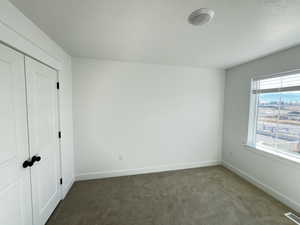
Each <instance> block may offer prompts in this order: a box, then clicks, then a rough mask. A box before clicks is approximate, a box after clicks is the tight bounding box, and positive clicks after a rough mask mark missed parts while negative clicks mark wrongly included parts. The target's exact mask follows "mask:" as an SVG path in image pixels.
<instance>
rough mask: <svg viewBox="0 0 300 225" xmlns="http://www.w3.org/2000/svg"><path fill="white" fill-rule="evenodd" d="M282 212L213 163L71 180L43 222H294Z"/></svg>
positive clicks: (273, 202) (70, 224)
mask: <svg viewBox="0 0 300 225" xmlns="http://www.w3.org/2000/svg"><path fill="white" fill-rule="evenodd" d="M288 211H291V210H290V209H289V208H288V207H286V206H284V205H283V204H281V203H280V202H278V201H277V200H275V199H274V198H272V197H271V196H269V195H268V194H266V193H265V192H263V191H261V190H260V189H258V188H256V187H255V186H253V185H251V184H250V183H248V182H247V181H245V180H243V179H241V178H240V177H238V176H237V175H235V174H234V173H232V172H230V171H229V170H227V169H225V168H223V167H221V166H215V167H206V168H198V169H188V170H180V171H172V172H162V173H153V174H145V175H136V176H126V177H117V178H108V179H100V180H90V181H80V182H76V183H75V184H74V185H73V187H72V188H71V190H70V192H69V194H68V195H67V196H66V198H65V200H64V201H62V202H61V203H60V205H59V206H58V207H57V209H56V210H55V212H54V213H53V215H52V216H51V218H50V219H49V221H48V223H47V225H294V223H293V222H291V221H290V220H288V219H287V218H286V217H284V215H283V214H284V213H285V212H288Z"/></svg>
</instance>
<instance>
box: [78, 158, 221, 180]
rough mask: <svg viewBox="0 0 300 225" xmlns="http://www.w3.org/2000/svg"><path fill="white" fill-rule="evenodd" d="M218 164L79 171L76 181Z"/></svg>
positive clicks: (216, 163)
mask: <svg viewBox="0 0 300 225" xmlns="http://www.w3.org/2000/svg"><path fill="white" fill-rule="evenodd" d="M220 164H221V162H220V161H205V162H195V163H182V164H175V165H163V166H156V167H147V168H138V169H127V170H114V171H104V172H92V173H81V174H78V175H76V181H79V180H91V179H101V178H108V177H120V176H128V175H137V174H146V173H156V172H164V171H172V170H182V169H191V168H197V167H207V166H216V165H220Z"/></svg>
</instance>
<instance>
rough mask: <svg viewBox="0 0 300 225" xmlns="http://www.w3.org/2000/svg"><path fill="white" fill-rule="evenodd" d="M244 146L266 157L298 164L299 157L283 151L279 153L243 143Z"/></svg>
mask: <svg viewBox="0 0 300 225" xmlns="http://www.w3.org/2000/svg"><path fill="white" fill-rule="evenodd" d="M244 146H246V147H247V148H248V150H251V151H253V150H254V152H255V153H258V154H260V155H263V156H267V157H271V158H275V159H277V160H280V161H286V162H290V163H293V164H297V165H298V166H300V158H298V157H293V156H290V155H287V154H284V153H280V152H275V151H272V150H269V149H266V148H262V147H256V146H253V145H250V144H245V145H244Z"/></svg>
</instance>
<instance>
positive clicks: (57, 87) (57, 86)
mask: <svg viewBox="0 0 300 225" xmlns="http://www.w3.org/2000/svg"><path fill="white" fill-rule="evenodd" d="M56 89H57V90H59V82H57V83H56Z"/></svg>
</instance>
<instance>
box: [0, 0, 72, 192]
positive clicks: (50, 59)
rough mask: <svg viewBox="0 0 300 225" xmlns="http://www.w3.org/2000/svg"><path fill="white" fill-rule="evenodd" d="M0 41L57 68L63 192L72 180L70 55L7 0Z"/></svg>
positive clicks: (2, 4) (0, 7) (0, 8)
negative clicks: (59, 86)
mask: <svg viewBox="0 0 300 225" xmlns="http://www.w3.org/2000/svg"><path fill="white" fill-rule="evenodd" d="M0 41H1V42H4V43H5V44H7V45H10V46H12V47H14V48H16V49H18V50H19V51H22V52H24V53H26V54H28V55H30V56H32V57H34V58H36V59H38V60H40V61H42V62H44V63H46V64H48V65H50V66H52V67H54V68H56V69H59V76H60V82H61V91H60V110H61V112H60V118H61V129H62V135H63V138H62V140H61V150H62V162H63V166H62V177H63V180H64V182H63V192H64V194H66V193H67V191H68V189H69V188H70V186H71V185H72V183H73V181H74V156H73V120H72V72H71V58H70V56H69V55H68V54H67V53H65V52H64V51H63V50H62V49H61V48H60V47H59V46H58V45H57V44H56V43H55V42H53V41H52V40H51V39H50V38H49V37H47V35H46V34H45V33H43V32H42V31H41V30H40V29H39V28H38V27H37V26H35V25H34V24H33V23H32V22H31V21H30V20H29V19H27V18H26V17H25V16H24V15H23V14H22V13H21V12H20V11H19V10H18V9H17V8H15V7H14V6H13V5H12V4H11V3H10V2H9V1H7V0H1V1H0Z"/></svg>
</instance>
